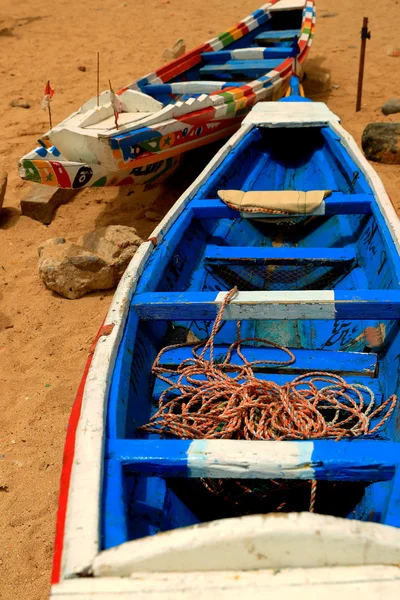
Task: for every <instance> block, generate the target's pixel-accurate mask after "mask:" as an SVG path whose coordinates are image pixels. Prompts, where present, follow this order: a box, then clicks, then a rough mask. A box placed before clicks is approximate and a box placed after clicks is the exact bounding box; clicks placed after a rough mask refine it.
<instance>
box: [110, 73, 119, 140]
mask: <svg viewBox="0 0 400 600" xmlns="http://www.w3.org/2000/svg"><path fill="white" fill-rule="evenodd" d="M108 85H109V86H110V92H112V94H114V90H113V87H112V85H111V79H109V80H108ZM111 97H113V96H111ZM113 108H114V107H113ZM114 120H115V128H116V129H118V113H117V112H115V108H114Z"/></svg>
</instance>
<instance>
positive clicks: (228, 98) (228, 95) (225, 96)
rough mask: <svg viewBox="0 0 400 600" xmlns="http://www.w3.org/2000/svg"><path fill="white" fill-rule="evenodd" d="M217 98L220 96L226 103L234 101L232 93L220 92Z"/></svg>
mask: <svg viewBox="0 0 400 600" xmlns="http://www.w3.org/2000/svg"><path fill="white" fill-rule="evenodd" d="M218 96H222V97H223V99H224V100H225V102H226V103H228V102H232V100H233V99H234V95H233V94H232V92H220V93H219V94H218Z"/></svg>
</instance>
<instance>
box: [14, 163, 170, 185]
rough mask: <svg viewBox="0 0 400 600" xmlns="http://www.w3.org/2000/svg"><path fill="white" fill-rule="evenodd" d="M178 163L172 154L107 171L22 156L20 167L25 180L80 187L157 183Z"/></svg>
mask: <svg viewBox="0 0 400 600" xmlns="http://www.w3.org/2000/svg"><path fill="white" fill-rule="evenodd" d="M179 163H180V157H179V156H174V157H170V158H166V159H165V160H157V161H156V162H152V163H150V164H147V165H146V166H139V167H135V168H133V169H132V168H131V169H130V170H129V167H130V166H131V165H128V166H127V167H128V168H126V169H125V170H123V171H119V172H118V173H109V172H108V171H107V170H105V169H103V168H102V167H101V165H82V164H80V163H72V162H68V161H65V162H60V161H44V160H42V161H39V160H35V161H32V160H28V159H25V160H23V161H22V168H23V169H25V173H26V175H25V179H27V180H28V181H32V182H35V183H41V184H44V185H53V186H58V187H60V188H73V189H80V188H83V187H106V186H107V187H108V186H114V185H115V186H121V185H145V184H147V183H153V182H158V183H161V182H162V181H163V180H164V179H165V178H166V177H168V176H169V175H172V173H174V172H175V170H176V169H177V168H178V166H179ZM50 178H51V179H50Z"/></svg>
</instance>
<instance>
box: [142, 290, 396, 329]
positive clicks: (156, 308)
mask: <svg viewBox="0 0 400 600" xmlns="http://www.w3.org/2000/svg"><path fill="white" fill-rule="evenodd" d="M226 294H227V292H144V293H139V294H136V296H135V297H134V299H133V301H132V306H133V307H134V309H135V310H136V311H137V313H138V316H139V317H140V318H142V319H144V320H148V319H152V320H179V321H182V320H184V321H192V320H194V319H196V320H209V319H215V318H216V316H217V314H218V311H219V310H220V308H221V305H222V302H223V301H224V299H225V297H226ZM223 318H224V319H225V320H247V319H255V320H262V319H300V320H308V319H326V320H335V319H354V320H368V319H372V320H380V319H400V290H341V289H338V290H334V291H333V290H318V291H305V290H300V291H268V292H266V291H252V292H242V291H241V292H239V293H237V294H236V296H235V297H234V298H233V299H232V300H231V302H230V304H229V305H228V306H227V307H226V309H225V312H224V316H223Z"/></svg>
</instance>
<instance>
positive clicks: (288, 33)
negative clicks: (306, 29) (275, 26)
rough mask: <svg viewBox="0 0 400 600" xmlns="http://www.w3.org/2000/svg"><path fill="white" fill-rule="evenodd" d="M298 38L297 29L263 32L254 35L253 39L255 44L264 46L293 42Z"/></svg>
mask: <svg viewBox="0 0 400 600" xmlns="http://www.w3.org/2000/svg"><path fill="white" fill-rule="evenodd" d="M299 36H300V30H299V29H284V30H283V31H264V32H263V33H259V34H258V35H256V37H255V38H254V39H255V41H256V42H257V44H259V45H260V46H264V45H266V44H274V43H277V42H285V41H291V40H295V39H296V38H298V37H299Z"/></svg>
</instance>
